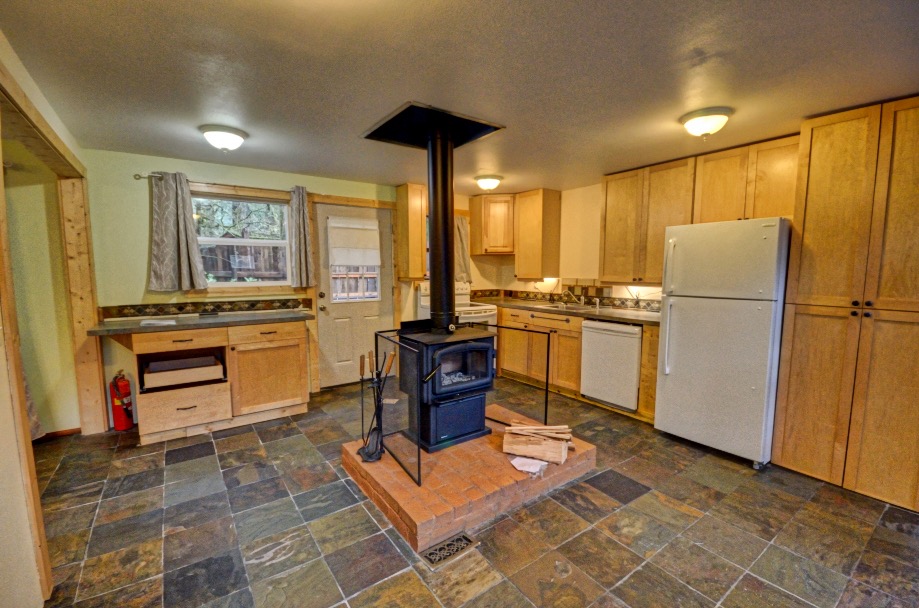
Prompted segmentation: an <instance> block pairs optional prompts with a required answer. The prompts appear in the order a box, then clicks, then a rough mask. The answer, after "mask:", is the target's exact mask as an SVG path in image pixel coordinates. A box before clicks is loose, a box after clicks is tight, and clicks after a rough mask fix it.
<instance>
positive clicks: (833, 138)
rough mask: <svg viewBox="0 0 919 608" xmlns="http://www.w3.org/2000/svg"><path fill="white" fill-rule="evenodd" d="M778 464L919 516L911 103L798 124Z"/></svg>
mask: <svg viewBox="0 0 919 608" xmlns="http://www.w3.org/2000/svg"><path fill="white" fill-rule="evenodd" d="M798 180H799V181H798V188H797V202H796V208H795V221H796V224H797V225H796V227H795V230H794V232H793V234H792V245H791V255H790V262H789V274H788V290H787V294H786V311H785V327H784V332H783V344H782V355H781V357H782V361H781V365H780V375H779V394H778V404H777V408H776V419H775V436H774V443H773V460H774V461H775V462H776V463H777V464H780V465H782V466H785V467H788V468H790V469H794V470H796V471H800V472H802V473H806V474H808V475H812V476H814V477H818V478H820V479H823V480H826V481H829V482H831V483H835V484H840V485H843V486H844V487H846V488H849V489H852V490H854V491H856V492H860V493H863V494H867V495H869V496H873V497H875V498H879V499H881V500H885V501H888V502H891V503H894V504H897V505H901V506H904V507H907V508H910V509H917V508H919V273H917V271H916V269H917V268H919V241H917V239H916V237H915V235H916V234H919V98H913V99H907V100H901V101H896V102H891V103H887V104H884V105H883V106H872V107H868V108H861V109H857V110H851V111H848V112H843V113H840V114H835V115H831V116H825V117H821V118H816V119H812V120H808V121H805V123H804V125H803V128H802V131H801V151H800V165H799V169H798Z"/></svg>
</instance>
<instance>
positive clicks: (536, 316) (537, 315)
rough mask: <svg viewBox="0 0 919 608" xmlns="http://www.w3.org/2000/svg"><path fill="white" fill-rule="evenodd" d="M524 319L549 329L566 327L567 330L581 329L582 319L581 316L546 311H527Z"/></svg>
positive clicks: (531, 323)
mask: <svg viewBox="0 0 919 608" xmlns="http://www.w3.org/2000/svg"><path fill="white" fill-rule="evenodd" d="M524 320H525V321H526V322H527V323H529V324H530V325H531V326H532V325H538V326H540V327H548V328H550V329H567V330H569V331H581V323H582V322H583V321H584V320H583V319H582V318H581V317H575V316H569V315H555V314H552V313H546V312H529V313H527V314H526V317H525V319H524ZM531 329H532V328H531Z"/></svg>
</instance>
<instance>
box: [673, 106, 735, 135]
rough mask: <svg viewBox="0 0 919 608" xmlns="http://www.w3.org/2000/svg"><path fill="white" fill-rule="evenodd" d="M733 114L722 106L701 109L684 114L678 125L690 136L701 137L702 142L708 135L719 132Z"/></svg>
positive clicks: (732, 111)
mask: <svg viewBox="0 0 919 608" xmlns="http://www.w3.org/2000/svg"><path fill="white" fill-rule="evenodd" d="M733 113H734V110H732V109H731V108H727V107H724V106H718V107H713V108H703V109H701V110H696V111H694V112H690V113H689V114H684V115H683V116H682V117H681V118H680V123H682V125H683V127H685V129H686V131H687V132H688V133H689V134H690V135H695V136H696V137H701V138H702V139H703V140H704V139H706V138H707V137H708V136H709V135H711V134H713V133H717V132H718V131H720V130H721V128H722V127H723V126H724V125H725V124H727V122H728V118H730V117H731V115H732V114H733Z"/></svg>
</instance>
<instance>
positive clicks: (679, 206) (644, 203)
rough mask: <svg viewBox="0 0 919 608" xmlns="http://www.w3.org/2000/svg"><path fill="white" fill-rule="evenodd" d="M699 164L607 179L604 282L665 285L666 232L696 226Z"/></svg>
mask: <svg viewBox="0 0 919 608" xmlns="http://www.w3.org/2000/svg"><path fill="white" fill-rule="evenodd" d="M694 170H695V159H693V158H689V159H684V160H678V161H673V162H669V163H663V164H661V165H655V166H653V167H645V168H643V169H636V170H634V171H627V172H625V173H619V174H616V175H610V176H607V178H606V200H605V204H604V207H603V215H602V219H601V222H602V224H603V228H602V231H601V233H600V280H601V281H608V282H614V283H639V282H644V283H660V282H661V279H662V275H663V271H664V230H665V229H666V228H667V226H676V225H681V224H689V223H691V221H692V194H693V193H692V186H693V174H694Z"/></svg>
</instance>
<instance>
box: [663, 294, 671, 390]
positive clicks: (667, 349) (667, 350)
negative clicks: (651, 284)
mask: <svg viewBox="0 0 919 608" xmlns="http://www.w3.org/2000/svg"><path fill="white" fill-rule="evenodd" d="M671 321H673V300H670V301H668V302H667V333H665V334H664V375H665V376H669V375H670V323H671Z"/></svg>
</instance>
